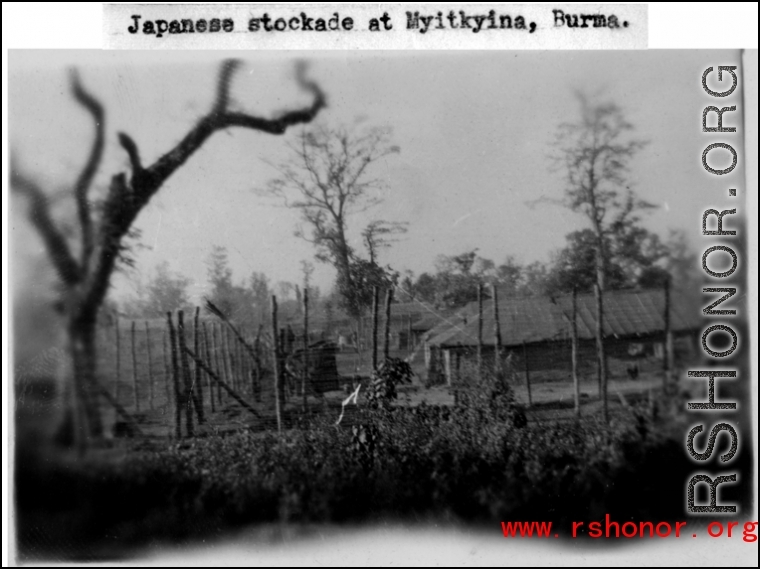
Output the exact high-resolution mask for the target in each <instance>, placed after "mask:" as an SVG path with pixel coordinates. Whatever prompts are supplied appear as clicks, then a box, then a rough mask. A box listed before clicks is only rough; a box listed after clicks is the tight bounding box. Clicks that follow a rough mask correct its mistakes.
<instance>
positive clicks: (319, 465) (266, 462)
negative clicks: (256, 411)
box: [17, 364, 691, 551]
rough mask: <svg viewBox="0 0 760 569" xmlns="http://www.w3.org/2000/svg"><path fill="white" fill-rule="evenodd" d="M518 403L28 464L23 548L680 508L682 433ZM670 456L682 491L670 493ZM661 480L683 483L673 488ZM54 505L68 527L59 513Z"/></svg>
mask: <svg viewBox="0 0 760 569" xmlns="http://www.w3.org/2000/svg"><path fill="white" fill-rule="evenodd" d="M394 366H396V364H391V365H389V366H387V367H385V368H381V370H379V371H378V374H377V376H378V377H385V378H391V381H389V382H388V383H387V384H386V385H385V387H384V390H378V391H377V392H376V393H383V394H384V395H383V397H384V398H385V399H375V401H385V400H387V399H388V398H389V394H391V393H393V390H392V389H391V388H390V386H393V385H395V381H396V380H395V379H392V378H395V377H402V376H403V373H402V372H403V370H400V366H398V367H394ZM399 370H400V371H399ZM398 374H400V375H398ZM494 385H496V384H494ZM519 411H520V410H519V408H517V407H516V406H515V405H514V402H513V400H512V398H511V397H510V394H509V392H508V391H505V390H500V389H499V388H498V387H496V386H495V387H494V389H493V390H492V391H490V392H489V391H488V390H482V391H481V392H475V391H471V392H469V396H468V397H467V398H464V397H463V398H462V400H461V401H460V402H459V404H458V405H457V406H455V407H436V406H430V405H424V404H423V405H420V406H418V407H414V408H408V407H394V406H391V405H386V404H378V405H377V406H374V407H370V406H365V407H363V408H362V409H360V411H359V413H358V414H357V416H356V417H355V419H356V423H355V424H354V425H353V426H352V427H346V426H341V427H335V426H334V425H332V424H331V423H330V421H328V420H327V419H325V418H321V419H320V418H314V419H313V420H312V421H311V423H310V424H309V425H308V426H307V427H306V428H304V429H302V430H293V431H286V432H284V433H283V434H282V435H279V436H278V435H277V434H276V433H271V432H266V433H253V432H247V431H246V432H239V433H236V434H232V435H229V436H226V437H221V436H217V437H208V438H199V439H196V440H192V441H187V442H183V443H182V444H180V445H177V444H174V445H170V446H167V447H164V448H158V449H154V450H150V451H140V452H135V453H133V454H131V455H130V456H128V458H127V459H126V460H125V461H124V462H123V463H120V464H117V465H115V464H95V465H93V464H89V465H87V466H86V467H84V466H83V467H80V468H71V467H70V466H69V465H66V466H55V465H53V466H48V465H44V464H41V463H40V464H31V463H24V462H23V461H21V462H20V464H21V466H20V468H21V471H20V472H17V489H18V504H19V531H20V542H19V543H20V547H21V550H22V551H28V550H29V547H30V544H31V543H36V542H35V541H34V539H33V537H34V536H35V535H38V534H39V532H40V531H50V532H53V533H54V534H55V536H56V540H74V541H76V540H77V539H86V540H89V542H90V543H108V544H113V543H114V540H117V541H118V542H120V543H124V542H125V541H126V542H130V541H132V542H134V543H139V542H144V541H146V540H153V539H183V538H187V537H190V536H197V535H208V534H209V533H212V534H213V533H214V532H218V531H220V528H229V527H234V526H240V525H244V524H251V523H259V522H272V521H288V522H348V521H351V522H355V521H361V520H365V521H366V520H376V519H379V518H380V517H384V518H387V517H389V516H390V517H395V518H400V519H419V518H420V517H423V518H424V519H429V518H430V517H431V516H432V517H436V518H443V519H452V518H454V519H459V520H469V521H476V522H483V523H493V522H498V521H500V520H510V519H512V520H530V519H535V520H545V521H548V520H551V521H553V522H554V523H555V526H556V527H557V528H558V530H560V531H561V530H562V528H563V527H564V528H569V525H570V522H571V521H573V520H587V519H592V518H594V519H596V518H598V517H600V516H601V517H602V518H603V516H604V514H605V513H609V514H610V515H611V516H613V517H617V518H618V519H630V518H632V517H633V518H636V519H657V520H667V519H675V518H677V517H679V516H682V509H683V492H682V490H683V488H682V481H683V480H685V476H686V473H687V472H689V471H690V469H691V464H690V463H689V462H688V460H687V459H686V456H685V453H683V449H682V443H681V442H680V441H674V440H671V439H668V438H666V437H665V436H663V435H660V434H658V433H657V431H656V430H655V429H653V428H652V425H651V424H649V423H648V421H649V420H648V419H647V416H646V414H644V413H640V414H638V415H637V417H638V418H633V419H631V420H618V421H616V422H613V423H612V424H611V425H606V424H604V423H602V422H600V421H597V420H595V419H594V418H584V419H582V420H580V421H577V422H575V421H571V422H567V423H557V424H550V425H546V424H545V425H538V424H536V423H530V424H527V425H526V424H520V421H518V420H517V419H515V417H517V416H519V415H518V412H519ZM626 417H628V416H626ZM523 418H524V416H523ZM678 457H683V458H682V459H680V460H679V458H678ZM663 461H666V462H664V463H663ZM663 464H667V466H668V477H667V478H668V480H670V479H671V478H672V479H673V481H674V484H673V485H672V487H668V486H667V485H666V486H665V487H663V483H662V476H661V472H660V471H661V469H662V467H663ZM25 465H26V467H25ZM680 473H683V476H682V477H680V478H679V475H680ZM663 488H666V489H668V490H672V492H671V493H670V494H668V495H667V496H665V497H664V498H663V497H662V496H663ZM655 496H657V497H658V498H657V499H655V498H653V497H655ZM72 512H73V513H72ZM56 514H61V515H65V516H66V519H67V520H68V523H66V524H58V525H56V524H55V522H53V521H50V520H56V519H58V518H57V517H56ZM53 526H55V527H53ZM40 528H42V529H40ZM45 528H47V529H45ZM106 536H108V537H106ZM54 541H55V540H54ZM25 548H26V549H25Z"/></svg>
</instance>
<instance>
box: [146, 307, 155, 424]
mask: <svg viewBox="0 0 760 569" xmlns="http://www.w3.org/2000/svg"><path fill="white" fill-rule="evenodd" d="M145 345H146V347H147V349H148V397H149V398H150V399H149V400H148V402H149V403H148V404H149V406H150V409H151V411H152V410H153V404H154V399H153V398H154V393H153V356H152V354H151V351H150V327H149V326H148V321H147V320H146V321H145Z"/></svg>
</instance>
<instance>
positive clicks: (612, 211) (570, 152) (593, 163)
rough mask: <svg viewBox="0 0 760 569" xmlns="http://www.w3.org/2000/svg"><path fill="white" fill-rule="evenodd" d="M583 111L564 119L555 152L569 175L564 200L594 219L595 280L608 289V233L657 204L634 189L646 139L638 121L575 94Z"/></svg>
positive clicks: (557, 163)
mask: <svg viewBox="0 0 760 569" xmlns="http://www.w3.org/2000/svg"><path fill="white" fill-rule="evenodd" d="M576 96H577V99H578V102H579V105H580V116H579V118H578V120H576V121H575V122H566V123H562V124H561V125H560V126H559V129H558V132H557V136H556V139H555V141H554V152H553V154H552V155H551V158H552V160H553V161H554V164H555V166H556V167H557V168H558V169H559V170H560V171H561V172H562V174H563V176H564V196H563V198H562V199H561V200H559V201H560V202H561V203H562V204H563V205H564V206H566V207H568V208H569V209H571V210H572V211H574V212H578V213H581V214H583V215H584V216H585V217H586V218H587V219H588V220H589V222H590V224H591V228H592V230H593V232H594V236H595V247H594V250H595V263H596V280H597V283H598V285H599V287H600V289H601V290H604V289H605V280H606V279H605V273H606V270H605V266H606V264H607V262H608V260H609V253H610V252H609V251H608V247H607V239H606V238H607V236H609V235H610V234H613V233H615V232H616V231H618V230H620V229H621V228H629V227H631V226H632V224H634V223H635V222H636V221H638V216H637V213H638V212H642V211H645V210H649V209H652V208H653V207H654V206H653V205H652V204H650V203H648V202H646V201H644V200H641V199H639V198H637V197H636V196H635V194H634V193H633V192H632V190H631V189H630V185H631V184H630V180H629V179H628V177H627V175H628V170H629V164H630V161H631V159H632V158H633V157H634V156H635V154H636V153H637V152H638V151H639V150H641V149H642V148H643V147H644V146H645V145H646V142H645V141H643V140H641V139H638V138H634V137H632V136H631V133H632V131H633V130H634V126H633V125H632V124H631V123H630V122H628V120H627V119H626V118H625V114H624V113H623V110H622V109H621V108H620V107H619V106H618V105H616V104H615V103H613V102H594V101H592V100H591V99H589V97H587V96H586V95H584V94H583V93H577V94H576Z"/></svg>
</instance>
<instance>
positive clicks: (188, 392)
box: [177, 310, 194, 437]
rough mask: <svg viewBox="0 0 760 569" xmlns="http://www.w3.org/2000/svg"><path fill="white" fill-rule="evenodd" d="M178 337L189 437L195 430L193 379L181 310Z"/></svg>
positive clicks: (178, 315)
mask: <svg viewBox="0 0 760 569" xmlns="http://www.w3.org/2000/svg"><path fill="white" fill-rule="evenodd" d="M177 335H178V337H179V353H180V357H181V358H182V360H181V361H182V377H183V379H184V382H185V391H184V393H183V394H182V404H183V405H187V409H185V430H186V431H187V432H186V434H187V436H188V437H192V436H193V435H194V429H193V401H192V390H193V386H192V377H191V376H190V362H189V361H188V359H187V351H186V348H187V345H186V341H187V338H186V337H185V313H184V312H183V311H182V310H180V311H178V312H177Z"/></svg>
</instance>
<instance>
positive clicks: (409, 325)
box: [406, 314, 414, 353]
mask: <svg viewBox="0 0 760 569" xmlns="http://www.w3.org/2000/svg"><path fill="white" fill-rule="evenodd" d="M406 347H407V349H408V350H409V352H410V353H411V352H413V351H414V340H413V336H412V315H411V314H410V315H409V316H407V320H406Z"/></svg>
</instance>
